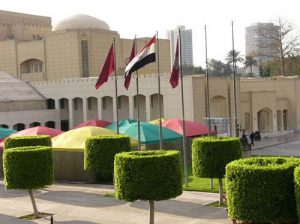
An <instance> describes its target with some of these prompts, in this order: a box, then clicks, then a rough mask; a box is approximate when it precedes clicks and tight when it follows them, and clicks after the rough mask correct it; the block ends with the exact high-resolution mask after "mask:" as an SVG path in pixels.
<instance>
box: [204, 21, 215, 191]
mask: <svg viewBox="0 0 300 224" xmlns="http://www.w3.org/2000/svg"><path fill="white" fill-rule="evenodd" d="M204 33H205V67H206V69H205V76H206V117H207V118H208V136H210V135H211V132H210V131H211V122H210V96H209V95H210V94H209V77H208V59H207V32H206V25H204ZM213 188H214V181H213V178H210V189H213Z"/></svg>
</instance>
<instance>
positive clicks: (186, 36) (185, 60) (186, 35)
mask: <svg viewBox="0 0 300 224" xmlns="http://www.w3.org/2000/svg"><path fill="white" fill-rule="evenodd" d="M179 29H180V33H181V57H182V65H183V66H184V65H186V66H192V65H193V64H194V62H193V33H192V30H191V29H185V26H178V27H177V28H176V29H174V30H169V31H167V37H168V39H169V40H170V54H171V63H172V64H173V61H174V56H175V50H176V42H177V38H178V36H179Z"/></svg>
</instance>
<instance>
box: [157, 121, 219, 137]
mask: <svg viewBox="0 0 300 224" xmlns="http://www.w3.org/2000/svg"><path fill="white" fill-rule="evenodd" d="M162 126H163V127H165V128H169V129H171V130H173V131H175V132H177V133H178V134H181V135H183V120H180V119H169V120H166V121H164V122H162ZM185 130H186V131H185V132H186V137H192V136H200V135H207V134H208V127H207V125H204V124H200V123H198V122H196V121H189V120H185ZM211 134H215V131H211Z"/></svg>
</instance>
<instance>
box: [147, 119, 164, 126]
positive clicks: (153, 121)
mask: <svg viewBox="0 0 300 224" xmlns="http://www.w3.org/2000/svg"><path fill="white" fill-rule="evenodd" d="M165 120H167V119H166V118H161V122H163V121H165ZM148 123H150V124H156V125H159V118H158V119H155V120H152V121H149V122H148Z"/></svg>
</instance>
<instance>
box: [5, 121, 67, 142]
mask: <svg viewBox="0 0 300 224" xmlns="http://www.w3.org/2000/svg"><path fill="white" fill-rule="evenodd" d="M61 133H63V131H61V130H58V129H54V128H48V127H44V126H36V127H32V128H27V129H24V130H22V131H18V132H16V133H14V134H11V135H10V136H9V137H16V136H34V135H49V136H50V137H54V136H56V135H59V134H61ZM3 146H4V141H3V142H0V147H3Z"/></svg>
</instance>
